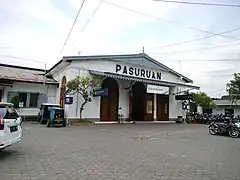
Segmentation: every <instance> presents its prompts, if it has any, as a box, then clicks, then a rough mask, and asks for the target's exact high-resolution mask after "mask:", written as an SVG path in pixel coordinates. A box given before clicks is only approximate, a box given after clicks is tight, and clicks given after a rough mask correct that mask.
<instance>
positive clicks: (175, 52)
mask: <svg viewBox="0 0 240 180" xmlns="http://www.w3.org/2000/svg"><path fill="white" fill-rule="evenodd" d="M235 45H240V43H235V44H224V45H219V46H212V47H204V48H199V49H189V50H183V51H172V52H166V53H157V54H179V53H185V52H194V51H203V50H209V49H215V48H221V47H231V46H235Z"/></svg>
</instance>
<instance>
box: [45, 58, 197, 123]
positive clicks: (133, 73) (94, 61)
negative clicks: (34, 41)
mask: <svg viewBox="0 0 240 180" xmlns="http://www.w3.org/2000/svg"><path fill="white" fill-rule="evenodd" d="M47 76H51V77H53V78H54V79H55V80H56V81H57V82H59V87H58V88H57V90H56V102H55V103H60V104H61V102H62V103H63V102H64V100H63V98H64V97H63V96H64V94H65V93H63V92H66V89H67V87H66V84H67V82H68V81H70V80H72V79H74V78H75V77H76V76H98V77H102V78H103V79H104V81H103V84H102V88H106V89H108V95H107V96H100V97H93V98H92V102H90V103H88V104H86V106H85V109H84V111H83V118H84V119H85V120H90V121H117V119H118V115H119V114H122V115H123V118H124V119H130V120H134V121H138V120H139V121H140V120H149V121H153V120H159V121H166V120H174V119H176V118H177V117H178V116H184V113H185V111H184V110H183V109H182V102H181V101H176V100H175V95H176V94H179V93H181V92H182V91H183V90H187V89H199V87H197V86H194V85H192V83H193V82H192V80H190V79H188V78H187V77H184V76H183V75H181V74H179V73H177V72H175V71H173V70H172V69H170V68H168V67H166V66H165V65H163V64H161V63H159V62H158V61H156V60H154V59H152V58H151V57H149V56H147V55H146V54H133V55H107V56H71V57H70V56H69V57H63V59H62V60H61V61H60V62H58V63H57V64H56V65H55V66H53V67H52V68H51V69H50V70H49V71H48V73H47ZM71 96H73V99H74V100H73V104H71V105H65V106H64V107H65V109H67V116H68V118H69V119H79V117H80V105H81V103H82V102H83V99H82V97H81V95H79V94H75V95H71Z"/></svg>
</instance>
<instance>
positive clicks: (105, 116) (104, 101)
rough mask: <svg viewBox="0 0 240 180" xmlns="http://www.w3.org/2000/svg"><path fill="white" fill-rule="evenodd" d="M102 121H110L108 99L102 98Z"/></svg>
mask: <svg viewBox="0 0 240 180" xmlns="http://www.w3.org/2000/svg"><path fill="white" fill-rule="evenodd" d="M100 119H101V121H108V97H107V96H102V97H101V105H100Z"/></svg>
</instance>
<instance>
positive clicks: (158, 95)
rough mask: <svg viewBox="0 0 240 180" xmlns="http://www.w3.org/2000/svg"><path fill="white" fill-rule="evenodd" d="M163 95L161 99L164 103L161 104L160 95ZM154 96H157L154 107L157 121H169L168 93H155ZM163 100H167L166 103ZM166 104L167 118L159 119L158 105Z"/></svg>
mask: <svg viewBox="0 0 240 180" xmlns="http://www.w3.org/2000/svg"><path fill="white" fill-rule="evenodd" d="M161 96H162V97H163V99H164V100H163V101H164V104H161V103H160V102H161V101H160V97H161ZM156 98H157V107H156V111H157V121H169V95H165V94H156ZM165 101H167V103H165ZM166 104H167V106H168V107H167V111H168V116H167V119H166V120H165V119H164V120H161V119H160V117H159V116H160V114H159V106H160V105H166Z"/></svg>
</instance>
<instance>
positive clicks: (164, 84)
mask: <svg viewBox="0 0 240 180" xmlns="http://www.w3.org/2000/svg"><path fill="white" fill-rule="evenodd" d="M89 73H90V74H92V75H97V76H105V77H111V78H115V79H121V80H127V81H137V82H143V83H147V84H152V85H160V86H168V87H170V86H182V87H189V88H194V89H200V87H198V86H194V85H191V84H183V83H174V82H167V81H160V80H151V79H143V78H137V77H130V76H126V75H120V74H115V73H110V72H100V71H93V70H89Z"/></svg>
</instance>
